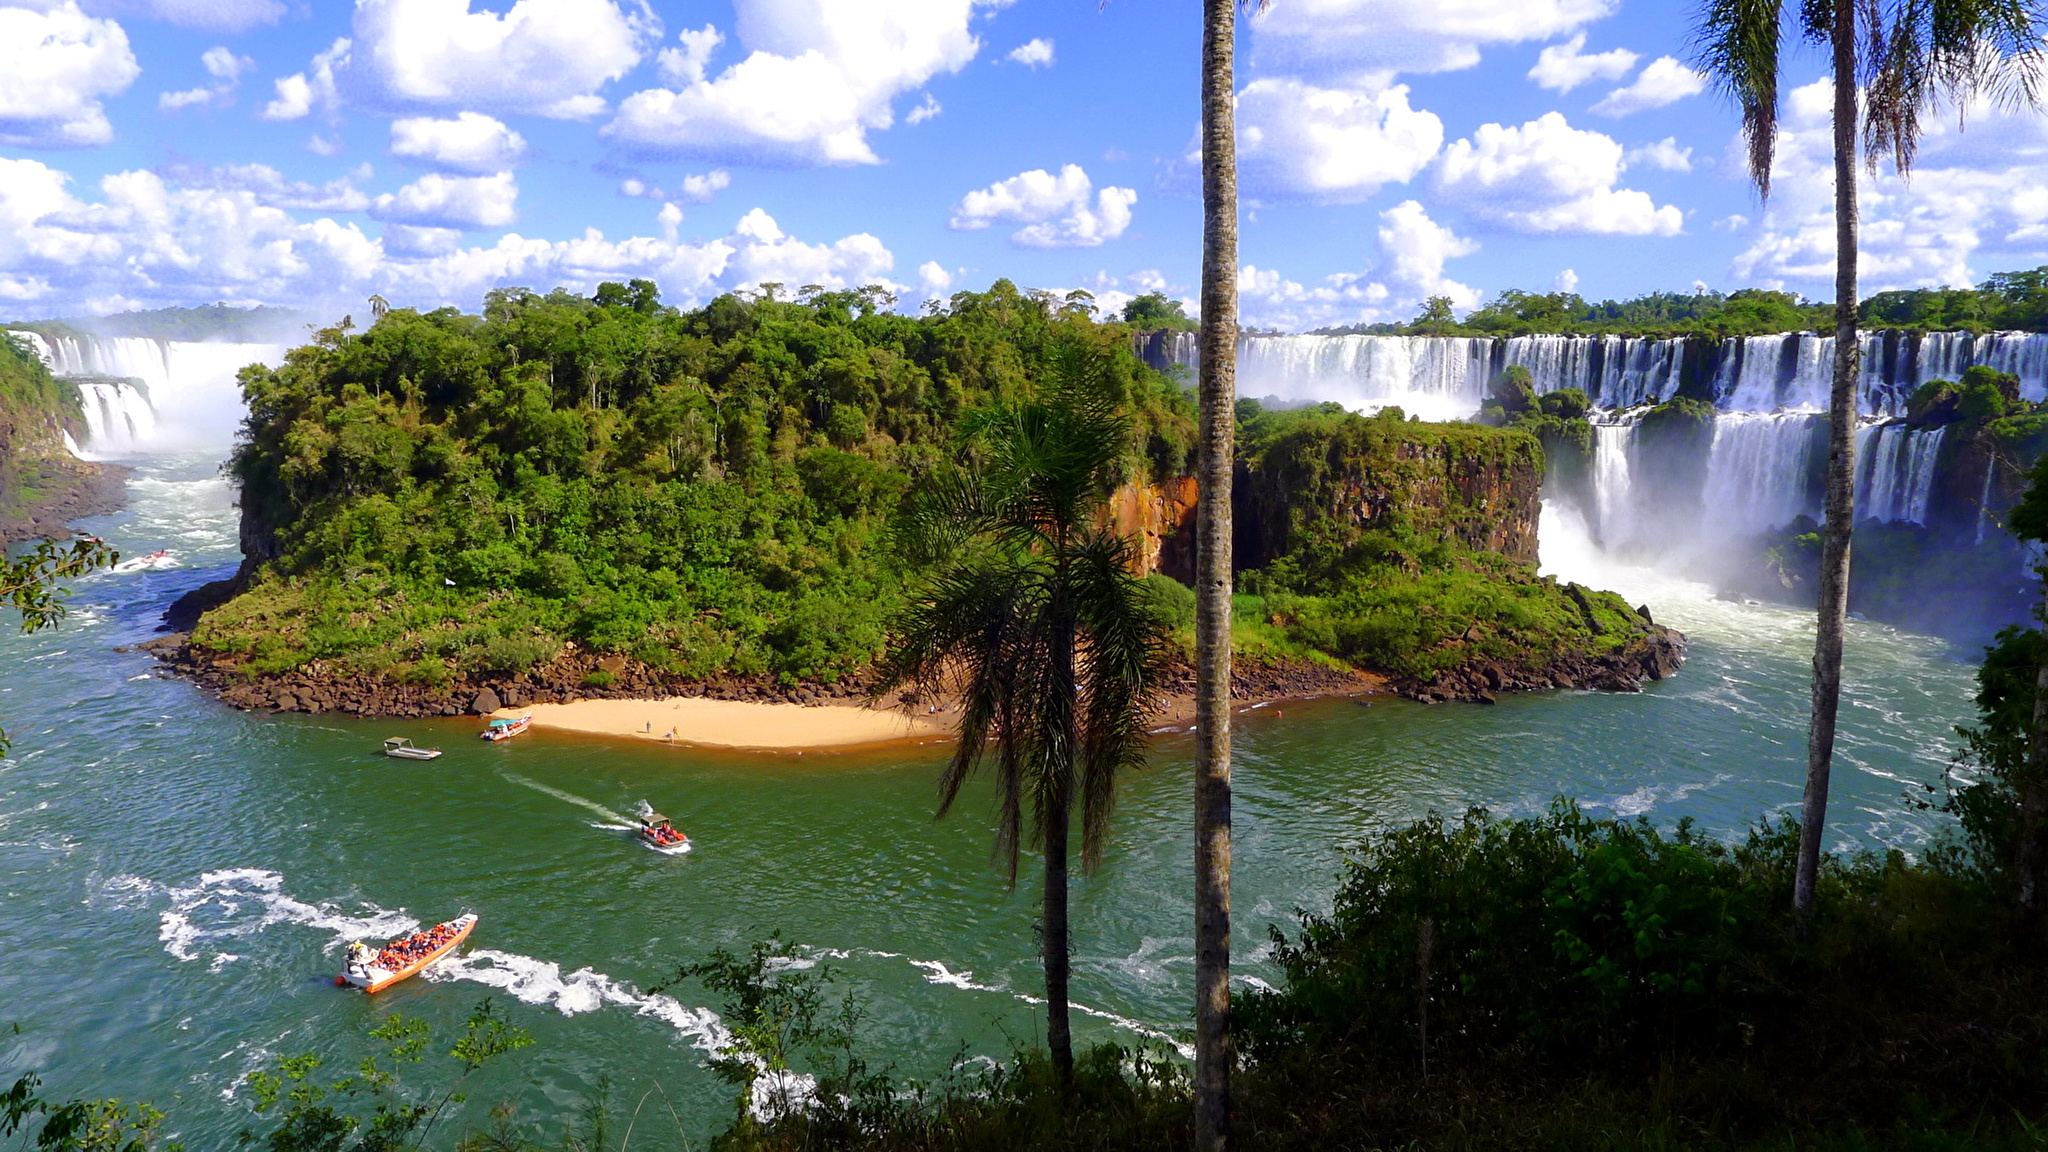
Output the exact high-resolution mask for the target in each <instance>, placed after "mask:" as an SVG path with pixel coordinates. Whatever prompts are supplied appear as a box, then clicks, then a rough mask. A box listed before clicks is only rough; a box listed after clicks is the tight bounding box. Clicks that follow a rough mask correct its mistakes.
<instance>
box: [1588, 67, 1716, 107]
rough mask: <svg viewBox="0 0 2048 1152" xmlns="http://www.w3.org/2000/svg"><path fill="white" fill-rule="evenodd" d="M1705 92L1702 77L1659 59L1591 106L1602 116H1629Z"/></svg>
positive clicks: (1704, 83)
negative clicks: (1629, 82) (1631, 82)
mask: <svg viewBox="0 0 2048 1152" xmlns="http://www.w3.org/2000/svg"><path fill="white" fill-rule="evenodd" d="M1706 90H1707V78H1706V76H1705V75H1703V74H1701V73H1698V72H1695V71H1693V70H1692V69H1690V68H1687V67H1686V66H1685V65H1683V64H1680V63H1679V62H1678V61H1677V60H1676V59H1675V58H1673V57H1670V56H1659V57H1657V58H1656V59H1655V60H1652V61H1650V62H1649V63H1648V64H1646V65H1644V66H1643V70H1642V73H1641V74H1640V75H1638V76H1637V77H1636V81H1635V83H1633V84H1630V85H1629V86H1628V87H1626V88H1616V89H1615V90H1614V91H1612V92H1609V93H1608V94H1607V95H1606V96H1604V97H1602V98H1601V100H1600V102H1599V103H1598V104H1595V105H1593V108H1592V111H1594V112H1596V113H1598V114H1600V115H1602V116H1628V115H1631V114H1633V113H1636V112H1646V111H1648V110H1650V109H1652V108H1662V107H1664V106H1665V105H1666V104H1672V103H1676V102H1677V101H1680V100H1683V99H1685V98H1686V97H1687V96H1697V95H1699V94H1700V93H1701V92H1704V91H1706Z"/></svg>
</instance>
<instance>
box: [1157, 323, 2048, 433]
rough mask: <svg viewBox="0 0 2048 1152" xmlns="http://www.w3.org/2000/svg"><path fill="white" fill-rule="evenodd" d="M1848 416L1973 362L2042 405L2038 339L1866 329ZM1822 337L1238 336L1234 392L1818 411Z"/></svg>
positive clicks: (1429, 406) (1163, 352) (1178, 340)
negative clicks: (1530, 396)
mask: <svg viewBox="0 0 2048 1152" xmlns="http://www.w3.org/2000/svg"><path fill="white" fill-rule="evenodd" d="M1141 351H1142V352H1143V353H1144V355H1145V358H1146V360H1147V361H1148V362H1149V363H1151V364H1152V365H1153V366H1154V367H1157V368H1162V369H1163V368H1167V367H1179V368H1183V369H1188V370H1192V369H1193V368H1194V367H1195V360H1196V340H1195V334H1194V333H1192V332H1153V333H1147V334H1146V335H1145V338H1144V342H1143V345H1142V348H1141ZM1862 352H1863V373H1862V379H1861V380H1860V382H1859V385H1858V389H1857V391H1858V407H1859V408H1860V410H1861V412H1862V414H1863V415H1865V416H1871V417H1897V416H1902V415H1904V414H1905V405H1906V399H1907V398H1908V397H1909V396H1911V395H1912V394H1913V390H1914V389H1915V388H1918V387H1919V386H1920V385H1922V384H1925V383H1926V382H1928V381H1929V380H1953V379H1956V378H1957V377H1959V376H1961V375H1962V372H1963V369H1965V368H1969V367H1971V366H1973V365H1978V364H1982V365H1987V366H1989V367H1992V368H1996V369H1998V370H1999V371H2001V372H2010V373H2013V374H2014V375H2016V376H2018V377H2019V378H2020V392H2021V394H2022V395H2024V396H2026V397H2027V398H2028V399H2030V400H2041V399H2048V334H2044V333H2035V332H1989V333H1985V334H1982V335H1975V334H1972V333H1968V332H1925V333H1919V332H1867V333H1864V335H1863V337H1862ZM1834 356H1835V340H1834V337H1832V336H1816V335H1814V334H1812V333H1810V332H1787V333H1781V334H1778V335H1774V336H1739V337H1729V338H1727V339H1711V338H1706V337H1686V338H1674V339H1668V340H1658V339H1649V338H1645V337H1635V336H1515V337H1507V338H1489V337H1469V336H1244V337H1240V338H1239V340H1238V388H1239V393H1240V394H1241V395H1244V396H1252V397H1258V396H1274V397H1278V398H1280V399H1282V400H1287V401H1297V402H1298V401H1311V400H1335V401H1337V402H1338V403H1341V404H1346V405H1349V406H1351V407H1354V408H1376V407H1379V406H1381V405H1384V404H1390V403H1391V404H1400V405H1402V406H1403V407H1404V408H1407V409H1408V410H1410V411H1415V412H1428V413H1430V414H1432V415H1437V414H1440V413H1441V414H1442V415H1443V416H1457V415H1469V414H1470V413H1472V412H1474V411H1477V410H1478V407H1479V404H1480V402H1481V401H1482V400H1484V399H1485V398H1486V394H1487V389H1488V388H1489V387H1490V386H1491V384H1492V382H1493V380H1494V379H1495V378H1496V377H1497V376H1498V375H1499V374H1500V372H1501V371H1502V370H1503V369H1505V368H1507V367H1509V366H1510V365H1520V366H1522V367H1525V368H1527V369H1529V373H1530V375H1531V376H1532V377H1533V378H1534V381H1535V386H1536V390H1537V391H1538V392H1555V391H1558V390H1559V389H1563V388H1579V389H1583V390H1584V391H1585V393H1586V395H1587V396H1589V397H1591V398H1592V400H1593V403H1594V404H1595V405H1597V406H1599V407H1602V408H1628V407H1633V406H1635V405H1638V404H1647V403H1659V402H1662V401H1665V400H1669V399H1670V398H1671V397H1672V396H1674V395H1676V394H1677V392H1678V390H1679V387H1680V385H1681V384H1682V383H1684V381H1685V379H1686V377H1687V376H1688V374H1690V375H1691V376H1693V378H1695V379H1696V380H1697V381H1698V382H1699V385H1700V387H1701V389H1702V394H1711V395H1712V396H1713V398H1714V403H1715V406H1716V407H1718V408H1720V409H1721V410H1722V411H1724V412H1775V411H1778V410H1780V409H1792V410H1797V411H1804V412H1822V411H1826V410H1827V406H1828V392H1829V386H1830V381H1831V378H1832V372H1833V366H1834Z"/></svg>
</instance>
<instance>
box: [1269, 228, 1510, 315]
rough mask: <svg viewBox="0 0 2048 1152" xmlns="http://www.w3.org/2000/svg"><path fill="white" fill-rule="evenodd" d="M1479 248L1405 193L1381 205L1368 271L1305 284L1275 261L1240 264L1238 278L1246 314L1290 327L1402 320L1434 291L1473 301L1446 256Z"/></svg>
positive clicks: (1457, 301) (1465, 303)
mask: <svg viewBox="0 0 2048 1152" xmlns="http://www.w3.org/2000/svg"><path fill="white" fill-rule="evenodd" d="M1478 250H1479V245H1478V244H1476V243H1474V242H1473V241H1471V240H1468V239H1465V238H1464V237H1462V236H1459V235H1457V234H1456V233H1454V232H1452V231H1451V230H1450V229H1449V228H1446V227H1444V226H1443V225H1441V224H1438V223H1437V222H1436V221H1434V220H1431V219H1430V218H1429V214H1428V212H1426V211H1424V209H1423V207H1422V205H1421V204H1419V203H1417V202H1416V201H1413V200H1405V201H1402V202H1401V203H1399V204H1396V205H1394V206H1393V207H1392V208H1389V209H1387V210H1386V211H1384V212H1382V213H1380V227H1379V258H1378V260H1377V261H1376V263H1375V266H1374V267H1373V268H1372V269H1371V271H1370V272H1368V273H1354V272H1340V273H1337V274H1335V275H1332V276H1326V277H1324V278H1323V280H1322V282H1321V283H1320V284H1318V285H1316V286H1314V287H1308V286H1306V285H1303V284H1300V283H1298V282H1296V281H1293V280H1289V279H1287V278H1286V277H1285V276H1283V275H1281V274H1280V273H1279V272H1277V271H1274V270H1272V269H1261V268H1257V267H1255V266H1252V265H1249V264H1247V265H1245V266H1244V267H1243V268H1242V269H1240V270H1239V272H1238V279H1237V286H1238V292H1239V294H1240V300H1241V302H1242V308H1243V314H1244V319H1245V322H1246V323H1248V324H1252V325H1256V326H1259V327H1267V328H1280V329H1290V330H1299V329H1305V328H1317V327H1325V326H1330V325H1339V324H1352V323H1379V322H1384V321H1391V320H1407V319H1409V318H1410V317H1412V316H1414V314H1415V312H1416V310H1417V309H1418V308H1419V307H1420V306H1421V304H1422V302H1423V301H1424V300H1426V299H1428V298H1429V297H1431V296H1447V297H1449V298H1450V300H1451V303H1452V305H1453V306H1454V307H1457V308H1471V307H1474V306H1476V305H1477V304H1478V303H1479V294H1478V293H1477V292H1475V291H1473V290H1472V289H1471V288H1470V287H1468V286H1467V285H1464V284H1461V283H1459V282H1458V281H1456V280H1453V279H1451V278H1450V277H1449V276H1447V275H1445V273H1444V264H1445V263H1446V262H1447V261H1449V260H1452V259H1454V258H1456V257H1459V256H1469V255H1471V254H1472V253H1474V252H1477V251H1478Z"/></svg>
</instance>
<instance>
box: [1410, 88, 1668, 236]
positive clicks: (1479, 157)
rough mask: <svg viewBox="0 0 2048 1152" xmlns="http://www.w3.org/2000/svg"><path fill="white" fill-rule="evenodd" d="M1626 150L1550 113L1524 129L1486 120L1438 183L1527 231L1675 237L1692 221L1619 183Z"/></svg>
mask: <svg viewBox="0 0 2048 1152" xmlns="http://www.w3.org/2000/svg"><path fill="white" fill-rule="evenodd" d="M1621 167H1622V149H1621V145H1620V144H1617V143H1615V141H1614V140H1613V138H1611V137H1608V136H1605V135H1602V134H1601V133H1598V132H1589V131H1583V130H1581V129H1577V128H1573V127H1572V126H1571V125H1569V124H1567V123H1566V122H1565V118H1564V117H1563V116H1562V115H1560V114H1558V113H1556V112H1547V113H1545V114H1544V115H1542V116H1541V117H1538V118H1537V119H1535V120H1531V121H1529V122H1528V123H1526V124H1523V125H1522V126H1520V127H1518V128H1507V127H1503V126H1501V125H1499V124H1482V125H1480V127H1479V130H1478V131H1476V132H1474V133H1473V134H1472V136H1471V137H1470V138H1469V139H1465V140H1459V141H1457V142H1456V143H1454V144H1452V145H1451V146H1450V147H1449V148H1446V149H1445V150H1444V156H1443V160H1442V161H1441V162H1440V163H1439V164H1438V166H1437V170H1436V181H1435V182H1436V187H1437V189H1438V190H1439V191H1441V192H1443V193H1444V194H1445V195H1446V197H1448V198H1449V199H1451V200H1453V201H1455V202H1457V203H1459V204H1461V205H1462V206H1463V207H1465V208H1466V209H1467V210H1468V211H1470V212H1472V213H1473V214H1474V215H1476V216H1479V217H1482V218H1484V219H1488V220H1492V221H1495V222H1496V223H1499V224H1503V225H1506V226H1507V227H1510V228H1513V229H1516V230H1518V231H1523V232H1539V233H1542V232H1555V233H1576V234H1581V235H1613V236H1671V235H1675V234H1677V233H1678V231H1679V230H1680V229H1681V228H1683V227H1684V225H1685V214H1684V213H1682V212H1680V211H1679V210H1678V209H1677V208H1676V207H1674V206H1672V205H1668V204H1667V205H1664V206H1662V207H1659V206H1658V205H1657V204H1656V203H1655V202H1654V201H1652V200H1651V199H1650V197H1649V196H1648V195H1647V194H1646V193H1643V192H1637V191H1634V190H1632V189H1627V188H1616V187H1615V186H1614V185H1615V182H1616V181H1617V180H1619V179H1620V177H1621Z"/></svg>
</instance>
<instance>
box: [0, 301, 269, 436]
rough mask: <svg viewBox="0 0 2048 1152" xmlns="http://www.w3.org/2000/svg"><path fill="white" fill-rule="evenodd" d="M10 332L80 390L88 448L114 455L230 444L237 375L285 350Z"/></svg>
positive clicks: (236, 416)
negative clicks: (248, 365) (247, 367)
mask: <svg viewBox="0 0 2048 1152" xmlns="http://www.w3.org/2000/svg"><path fill="white" fill-rule="evenodd" d="M8 334H9V335H10V336H13V337H14V338H16V339H17V340H21V341H22V342H23V343H25V344H27V345H28V346H29V347H30V348H32V349H34V350H35V352H36V354H37V355H39V356H40V357H42V359H43V362H44V363H45V364H47V365H48V366H49V368H50V371H51V373H52V374H54V375H56V376H58V377H61V378H66V379H69V380H71V381H72V383H73V384H74V385H75V386H76V387H77V388H78V390H79V398H80V401H81V407H82V409H83V411H84V416H85V423H86V428H87V436H86V442H85V444H84V445H83V448H84V450H85V451H87V452H92V453H98V454H110V455H118V454H126V453H133V452H141V451H155V450H161V449H166V448H186V447H206V448H212V447H225V446H226V445H228V444H229V443H231V442H232V441H233V439H234V434H235V430H236V428H238V427H239V426H240V425H241V422H242V416H243V406H242V389H241V384H240V382H239V381H238V380H237V378H236V376H237V373H238V372H240V370H241V369H242V367H243V366H244V365H247V364H254V363H264V364H276V363H279V362H281V361H282V360H283V358H284V353H285V347H284V346H283V345H280V344H238V343H227V342H221V343H195V342H189V341H173V340H155V339H150V338H147V337H140V336H68V335H66V336H45V335H43V334H41V333H36V332H28V331H15V330H10V331H9V333H8Z"/></svg>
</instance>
